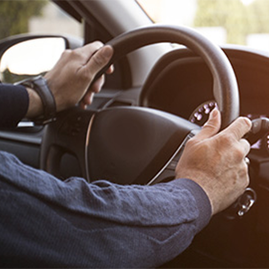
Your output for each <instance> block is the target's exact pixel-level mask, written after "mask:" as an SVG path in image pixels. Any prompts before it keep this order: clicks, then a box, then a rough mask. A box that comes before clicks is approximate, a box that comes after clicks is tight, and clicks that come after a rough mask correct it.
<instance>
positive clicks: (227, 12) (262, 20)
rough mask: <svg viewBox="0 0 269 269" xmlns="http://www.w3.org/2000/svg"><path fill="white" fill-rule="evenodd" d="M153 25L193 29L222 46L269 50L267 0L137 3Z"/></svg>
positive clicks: (145, 0) (142, 0) (153, 0)
mask: <svg viewBox="0 0 269 269" xmlns="http://www.w3.org/2000/svg"><path fill="white" fill-rule="evenodd" d="M138 2H139V4H140V5H141V6H142V7H143V9H144V10H145V11H146V12H147V14H148V15H149V16H150V17H151V19H152V20H153V21H154V22H157V23H168V24H177V25H185V26H190V27H194V28H195V29H197V30H198V31H199V32H201V33H202V34H204V35H205V36H206V37H208V38H209V39H211V40H212V41H214V42H216V43H217V44H219V45H222V44H239V45H246V46H250V47H254V48H257V49H260V50H266V51H269V15H268V14H269V0H138Z"/></svg>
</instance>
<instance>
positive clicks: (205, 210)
mask: <svg viewBox="0 0 269 269" xmlns="http://www.w3.org/2000/svg"><path fill="white" fill-rule="evenodd" d="M172 182H173V183H174V184H175V185H176V186H177V187H180V188H184V189H187V190H188V191H189V192H190V193H191V195H192V197H193V198H194V199H195V200H196V205H197V208H198V210H199V217H198V218H197V220H196V222H197V223H196V227H197V233H198V232H199V231H201V230H202V229H203V228H204V227H205V226H206V225H207V224H208V223H209V221H210V219H211V215H212V208H211V203H210V200H209V198H208V196H207V194H206V192H205V191H204V190H203V188H202V187H201V186H200V185H199V184H197V183H196V182H195V181H193V180H190V179H187V178H180V179H176V180H173V181H172Z"/></svg>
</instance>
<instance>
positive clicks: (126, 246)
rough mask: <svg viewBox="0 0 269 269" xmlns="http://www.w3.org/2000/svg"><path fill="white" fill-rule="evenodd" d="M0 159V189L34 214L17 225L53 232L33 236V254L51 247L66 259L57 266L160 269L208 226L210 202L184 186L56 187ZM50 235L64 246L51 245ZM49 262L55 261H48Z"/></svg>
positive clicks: (73, 182) (77, 182)
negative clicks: (0, 184)
mask: <svg viewBox="0 0 269 269" xmlns="http://www.w3.org/2000/svg"><path fill="white" fill-rule="evenodd" d="M0 161H1V163H2V169H0V175H1V176H2V177H3V178H4V179H5V180H4V181H5V184H9V186H15V187H16V188H15V189H16V190H18V189H19V190H21V191H22V192H23V194H24V195H22V194H21V195H20V196H18V197H24V196H25V195H27V203H29V207H31V210H35V212H40V214H39V213H38V216H36V215H35V214H32V215H31V214H30V215H29V216H28V217H27V218H25V219H23V223H21V227H28V223H29V222H30V223H31V221H33V222H34V221H35V220H36V219H37V218H38V219H39V220H40V221H41V222H42V223H44V225H45V226H46V227H47V229H48V230H50V231H53V234H55V236H53V235H52V236H49V237H45V238H44V237H43V234H42V233H41V234H39V235H38V238H36V239H35V242H36V245H37V246H38V247H37V248H36V249H35V253H34V254H36V255H38V253H42V251H43V248H44V246H46V245H47V244H50V245H51V242H53V244H52V245H53V250H55V251H57V252H59V251H60V254H61V255H59V257H67V258H66V259H68V260H65V261H64V262H66V263H67V264H69V265H70V266H71V267H83V266H84V267H103V268H104V267H115V268H118V267H125V268H126V267H128V266H130V265H132V267H139V268H141V267H157V266H160V265H161V264H163V263H165V262H167V261H169V260H171V259H173V258H174V257H176V256H177V255H179V254H180V253H181V252H182V251H184V250H185V249H186V248H187V247H188V246H189V245H190V244H191V242H192V239H193V237H194V236H195V235H196V234H197V233H198V232H199V231H200V230H201V229H202V228H203V227H204V226H205V225H206V224H207V223H208V221H209V220H210V216H211V207H210V202H209V200H208V198H207V196H206V194H205V192H204V191H203V190H202V189H201V188H200V187H199V186H198V185H197V184H196V183H195V182H193V181H191V180H187V179H178V180H174V181H172V182H170V183H163V184H156V185H154V186H136V185H132V186H121V185H116V184H113V183H109V182H107V181H97V182H95V183H90V184H89V183H88V182H86V181H85V180H84V179H81V178H70V179H69V180H67V181H65V182H62V181H60V180H57V179H56V178H54V177H53V176H51V175H49V174H47V173H45V172H44V171H39V170H35V169H31V168H29V167H27V166H25V165H23V164H21V163H20V162H19V161H17V160H16V159H15V158H14V157H13V156H11V155H9V154H4V153H2V154H0ZM11 168H12V169H11ZM17 173H20V177H19V178H18V177H16V175H17ZM41 179H42V180H41ZM37 200H38V201H37ZM15 202H18V203H21V201H20V200H18V201H17V200H16V201H15ZM33 207H34V209H33ZM40 207H42V211H40ZM17 208H19V207H17ZM7 212H8V208H7V209H6V213H7ZM11 213H12V212H11ZM13 213H14V212H13ZM55 213H56V214H55ZM51 223H54V224H53V226H51ZM55 224H57V226H55ZM29 225H30V224H29ZM57 227H58V228H57ZM27 232H30V231H28V230H26V231H25V233H26V234H27ZM55 237H59V238H62V239H64V243H63V242H61V241H59V243H58V242H55V240H54V238H55ZM16 240H18V239H17V238H16ZM26 243H27V242H26ZM62 245H68V246H70V248H71V249H70V251H71V252H72V253H74V254H75V255H68V254H67V253H66V251H67V248H63V247H62ZM51 250H52V249H51ZM85 250H86V253H85ZM16 251H18V252H20V251H21V250H19V249H18V250H14V253H15V252H16ZM34 254H33V253H32V256H33V255H34ZM30 256H31V255H30ZM32 256H31V257H32ZM57 259H58V258H57ZM51 263H52V264H51V265H53V264H61V261H60V260H53V259H51Z"/></svg>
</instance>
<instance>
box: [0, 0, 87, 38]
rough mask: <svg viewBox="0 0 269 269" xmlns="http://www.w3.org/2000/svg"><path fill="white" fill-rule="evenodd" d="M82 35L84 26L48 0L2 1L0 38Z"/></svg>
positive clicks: (0, 8)
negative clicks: (28, 35)
mask: <svg viewBox="0 0 269 269" xmlns="http://www.w3.org/2000/svg"><path fill="white" fill-rule="evenodd" d="M25 33H31V34H68V35H71V36H76V37H82V34H83V31H82V26H81V24H80V23H79V22H77V21H76V20H75V19H73V18H72V17H71V16H69V15H68V14H66V13H65V12H63V11H62V10H61V9H60V8H59V7H58V6H57V5H56V4H54V3H53V2H50V1H48V0H38V1H36V0H18V1H9V0H4V1H0V40H1V39H3V38H7V37H9V36H13V35H18V34H25Z"/></svg>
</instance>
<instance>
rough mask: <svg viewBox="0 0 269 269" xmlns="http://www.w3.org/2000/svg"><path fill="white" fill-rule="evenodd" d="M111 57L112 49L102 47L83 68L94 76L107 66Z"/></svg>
mask: <svg viewBox="0 0 269 269" xmlns="http://www.w3.org/2000/svg"><path fill="white" fill-rule="evenodd" d="M112 55H113V48H112V47H111V46H104V47H102V48H101V49H99V50H98V51H97V52H96V53H95V54H94V55H93V56H92V57H91V58H90V60H89V61H88V63H87V65H86V67H85V68H87V69H88V72H90V73H92V74H94V75H95V74H96V73H97V72H98V71H100V70H101V69H102V68H103V67H105V66H106V65H107V64H108V62H109V60H110V59H111V57H112Z"/></svg>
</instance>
